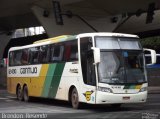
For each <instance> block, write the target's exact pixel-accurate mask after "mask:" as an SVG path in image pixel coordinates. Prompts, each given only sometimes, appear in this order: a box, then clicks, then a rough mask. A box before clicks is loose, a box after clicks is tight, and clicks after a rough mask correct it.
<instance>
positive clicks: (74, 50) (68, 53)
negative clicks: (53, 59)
mask: <svg viewBox="0 0 160 119" xmlns="http://www.w3.org/2000/svg"><path fill="white" fill-rule="evenodd" d="M63 60H64V61H68V62H69V61H77V60H78V45H77V40H73V41H68V42H66V43H65V51H64V59H63Z"/></svg>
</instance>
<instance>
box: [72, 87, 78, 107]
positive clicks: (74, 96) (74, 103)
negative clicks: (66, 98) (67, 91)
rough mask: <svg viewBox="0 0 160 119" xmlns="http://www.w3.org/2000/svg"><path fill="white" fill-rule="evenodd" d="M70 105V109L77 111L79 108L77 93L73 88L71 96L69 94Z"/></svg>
mask: <svg viewBox="0 0 160 119" xmlns="http://www.w3.org/2000/svg"><path fill="white" fill-rule="evenodd" d="M71 104H72V107H73V108H74V109H78V108H79V97H78V92H77V89H76V88H74V89H73V90H72V94H71Z"/></svg>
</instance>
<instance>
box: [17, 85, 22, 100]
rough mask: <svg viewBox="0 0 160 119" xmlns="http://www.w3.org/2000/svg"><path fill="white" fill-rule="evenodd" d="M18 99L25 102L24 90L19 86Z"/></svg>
mask: <svg viewBox="0 0 160 119" xmlns="http://www.w3.org/2000/svg"><path fill="white" fill-rule="evenodd" d="M16 94H17V99H18V100H19V101H22V100H23V92H22V89H21V86H20V85H19V86H18V88H17V92H16Z"/></svg>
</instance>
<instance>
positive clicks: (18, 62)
mask: <svg viewBox="0 0 160 119" xmlns="http://www.w3.org/2000/svg"><path fill="white" fill-rule="evenodd" d="M21 56H22V51H21V50H17V51H15V60H14V65H15V66H18V65H21Z"/></svg>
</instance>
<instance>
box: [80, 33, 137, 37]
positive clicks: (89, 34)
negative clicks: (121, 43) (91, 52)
mask: <svg viewBox="0 0 160 119" xmlns="http://www.w3.org/2000/svg"><path fill="white" fill-rule="evenodd" d="M77 36H78V37H94V36H114V37H132V38H139V37H138V36H137V35H133V34H124V33H111V32H97V33H82V34H78V35H77Z"/></svg>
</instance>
